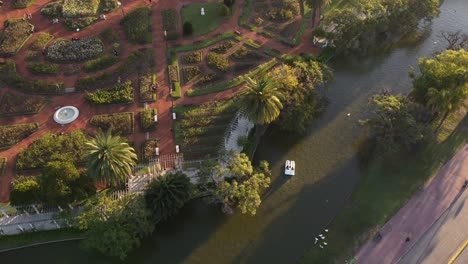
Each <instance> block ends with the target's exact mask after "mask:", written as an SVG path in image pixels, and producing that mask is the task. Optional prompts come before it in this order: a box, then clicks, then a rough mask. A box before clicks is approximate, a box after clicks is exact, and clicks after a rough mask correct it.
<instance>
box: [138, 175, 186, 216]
mask: <svg viewBox="0 0 468 264" xmlns="http://www.w3.org/2000/svg"><path fill="white" fill-rule="evenodd" d="M191 187H192V185H191V183H190V179H189V178H188V177H187V175H185V174H183V173H182V172H176V173H174V174H167V175H165V176H160V177H158V178H156V180H153V181H151V182H150V183H149V184H148V188H147V189H146V193H145V200H146V205H147V206H148V209H149V210H150V211H151V212H152V214H153V216H154V218H155V220H156V221H157V222H159V221H165V220H167V219H168V218H169V217H171V216H174V215H175V214H177V212H179V209H180V208H182V207H183V206H184V205H185V203H186V202H187V201H188V200H189V199H190V190H191Z"/></svg>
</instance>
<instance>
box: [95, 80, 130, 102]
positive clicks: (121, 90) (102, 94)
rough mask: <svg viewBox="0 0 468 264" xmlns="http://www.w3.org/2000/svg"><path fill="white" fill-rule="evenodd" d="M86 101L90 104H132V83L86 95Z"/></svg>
mask: <svg viewBox="0 0 468 264" xmlns="http://www.w3.org/2000/svg"><path fill="white" fill-rule="evenodd" d="M86 100H87V101H88V102H89V103H91V104H97V105H102V104H122V103H124V104H126V103H131V102H133V85H132V81H130V80H129V81H126V82H124V83H120V84H118V85H117V86H116V87H115V88H114V89H111V90H97V91H95V92H93V93H87V94H86Z"/></svg>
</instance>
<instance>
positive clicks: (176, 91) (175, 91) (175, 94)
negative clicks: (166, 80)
mask: <svg viewBox="0 0 468 264" xmlns="http://www.w3.org/2000/svg"><path fill="white" fill-rule="evenodd" d="M171 97H172V98H180V97H182V89H181V88H180V82H175V83H173V84H172V93H171Z"/></svg>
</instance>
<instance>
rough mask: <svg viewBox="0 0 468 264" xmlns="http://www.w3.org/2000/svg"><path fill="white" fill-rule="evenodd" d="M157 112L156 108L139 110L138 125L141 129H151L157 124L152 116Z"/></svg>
mask: <svg viewBox="0 0 468 264" xmlns="http://www.w3.org/2000/svg"><path fill="white" fill-rule="evenodd" d="M157 114H158V111H157V110H156V109H143V110H142V111H141V112H140V127H141V129H142V130H143V131H145V132H146V131H153V130H155V129H156V127H157V124H156V122H154V116H155V115H157Z"/></svg>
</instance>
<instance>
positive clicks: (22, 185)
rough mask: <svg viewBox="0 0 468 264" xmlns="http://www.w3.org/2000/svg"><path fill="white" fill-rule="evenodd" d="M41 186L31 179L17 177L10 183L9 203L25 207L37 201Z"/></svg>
mask: <svg viewBox="0 0 468 264" xmlns="http://www.w3.org/2000/svg"><path fill="white" fill-rule="evenodd" d="M40 190H41V186H40V185H39V183H38V182H37V180H36V179H34V178H33V177H24V176H23V177H19V178H17V179H15V180H14V181H13V182H12V189H11V192H10V203H11V204H12V205H25V204H32V203H37V202H38V201H39V196H40Z"/></svg>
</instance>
